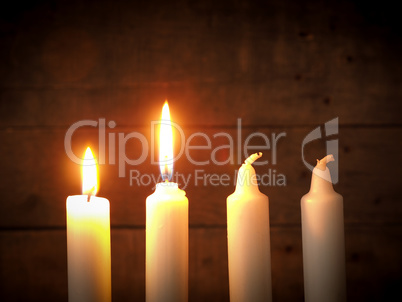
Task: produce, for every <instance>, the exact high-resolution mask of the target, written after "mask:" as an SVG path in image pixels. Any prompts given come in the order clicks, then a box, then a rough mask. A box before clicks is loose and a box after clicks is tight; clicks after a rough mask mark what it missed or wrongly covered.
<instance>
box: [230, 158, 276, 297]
mask: <svg viewBox="0 0 402 302" xmlns="http://www.w3.org/2000/svg"><path fill="white" fill-rule="evenodd" d="M261 156H262V153H259V154H253V155H251V156H250V157H249V158H248V159H246V160H245V162H244V164H243V165H242V166H241V167H240V169H239V172H238V174H237V184H236V190H235V192H234V193H233V194H232V195H230V196H229V197H228V198H227V228H228V256H229V257H228V259H229V292H230V301H231V302H259V301H261V302H262V301H264V302H267V301H272V292H271V250H270V234H269V202H268V197H267V196H266V195H264V194H262V193H261V192H260V190H259V189H258V183H257V179H256V174H255V170H254V168H253V166H252V165H251V164H252V163H253V162H254V161H255V160H257V159H258V158H260V157H261Z"/></svg>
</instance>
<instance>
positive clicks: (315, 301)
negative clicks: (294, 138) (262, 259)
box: [301, 155, 346, 302]
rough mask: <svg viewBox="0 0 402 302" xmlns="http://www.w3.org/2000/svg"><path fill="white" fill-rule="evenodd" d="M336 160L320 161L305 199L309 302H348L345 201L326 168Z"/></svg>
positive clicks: (324, 159) (305, 290)
mask: <svg viewBox="0 0 402 302" xmlns="http://www.w3.org/2000/svg"><path fill="white" fill-rule="evenodd" d="M333 160H334V158H333V156H332V155H328V156H326V157H325V158H323V159H322V160H320V161H318V160H317V166H316V167H315V168H314V170H313V175H312V179H311V187H310V191H309V192H308V193H307V194H306V195H304V196H303V197H302V199H301V214H302V235H303V270H304V295H305V301H306V302H322V301H326V302H341V301H346V285H345V282H346V281H345V243H344V242H345V240H344V225H343V198H342V196H341V195H339V194H338V193H336V192H335V191H334V189H333V186H332V181H331V175H330V173H329V169H328V167H327V166H326V165H327V162H330V161H333Z"/></svg>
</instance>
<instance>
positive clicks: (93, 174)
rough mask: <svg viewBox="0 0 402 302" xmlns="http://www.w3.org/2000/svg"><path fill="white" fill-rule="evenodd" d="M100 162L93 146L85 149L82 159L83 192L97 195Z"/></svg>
mask: <svg viewBox="0 0 402 302" xmlns="http://www.w3.org/2000/svg"><path fill="white" fill-rule="evenodd" d="M98 177H99V174H98V163H97V162H96V160H95V158H94V156H93V154H92V151H91V148H89V147H88V148H87V149H86V151H85V155H84V159H83V160H82V194H83V195H89V196H90V195H96V193H97V192H98V186H99V185H98V183H99V182H98Z"/></svg>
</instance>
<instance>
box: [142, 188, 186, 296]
mask: <svg viewBox="0 0 402 302" xmlns="http://www.w3.org/2000/svg"><path fill="white" fill-rule="evenodd" d="M185 194H186V192H185V191H183V190H180V189H179V188H178V186H177V184H175V183H171V182H165V183H159V184H157V186H156V190H155V192H154V193H153V194H152V195H150V196H148V198H147V200H146V301H147V302H161V301H164V302H183V301H187V299H188V199H187V197H186V196H185Z"/></svg>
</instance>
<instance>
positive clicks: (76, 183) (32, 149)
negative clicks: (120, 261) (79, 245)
mask: <svg viewBox="0 0 402 302" xmlns="http://www.w3.org/2000/svg"><path fill="white" fill-rule="evenodd" d="M135 130H136V131H139V132H142V133H144V135H145V136H146V137H148V138H149V132H148V133H147V132H146V131H147V130H145V129H144V128H141V129H135ZM117 131H121V130H117ZM131 131H132V129H130V130H127V129H126V130H124V131H123V132H124V133H125V135H127V134H128V133H129V132H131ZM196 131H197V129H195V130H192V131H186V132H185V134H186V137H187V138H188V137H189V135H190V134H191V133H193V132H196ZM222 131H224V132H227V133H228V134H230V135H231V136H232V137H233V138H234V140H235V141H236V135H237V134H236V133H235V131H233V130H230V129H229V130H228V129H219V128H217V129H208V130H206V131H205V133H206V135H207V136H208V137H210V138H212V146H211V147H212V148H215V147H217V146H221V145H224V144H228V142H227V141H225V140H220V139H214V138H213V135H214V134H216V133H219V132H222ZM255 131H259V132H261V133H265V134H266V135H268V137H269V138H271V134H272V133H276V134H279V133H281V132H286V137H283V138H281V139H280V140H279V141H278V144H277V163H276V165H273V162H272V154H273V152H272V150H265V151H264V157H263V158H262V160H268V161H269V164H267V165H264V166H257V167H256V170H257V173H258V174H259V175H261V176H263V175H268V173H269V170H271V175H272V174H273V173H274V170H275V171H276V172H275V174H276V175H279V174H283V175H284V176H285V177H286V186H278V185H274V183H273V182H271V184H269V183H268V182H267V180H268V178H267V179H265V180H264V182H265V184H266V185H261V186H260V190H261V191H262V192H263V193H265V194H267V195H268V196H269V198H270V215H271V222H272V223H273V224H290V225H292V224H299V223H300V205H299V202H300V198H301V197H302V196H303V195H304V194H305V193H307V191H308V190H309V186H310V177H311V172H310V171H309V170H308V169H307V168H306V167H305V166H304V164H303V162H302V160H301V144H302V141H303V139H304V137H305V136H306V135H307V134H308V132H309V131H311V129H309V128H300V129H281V128H255V129H246V130H243V138H242V141H243V142H244V140H245V139H246V137H247V135H248V134H249V133H254V132H255ZM64 134H65V132H64V131H63V130H41V129H38V130H21V131H1V132H0V137H1V141H2V142H3V143H2V145H1V146H0V154H3V156H4V157H5V158H6V160H5V161H4V163H3V166H2V169H0V178H1V179H2V182H1V183H0V199H1V200H2V202H1V203H0V226H1V227H3V228H8V227H11V228H13V227H30V226H33V227H35V226H64V225H65V199H66V197H67V196H68V195H75V194H80V191H81V184H80V182H81V176H80V167H79V166H78V165H76V164H75V163H73V162H72V161H71V160H70V159H69V158H68V157H67V156H66V153H65V151H64V142H63V140H64ZM400 136H401V130H400V129H398V128H396V129H394V128H386V129H371V128H368V129H355V128H351V129H348V128H346V129H344V128H342V129H341V130H340V134H339V145H340V150H339V152H340V153H339V154H340V155H339V158H340V160H339V163H340V167H339V171H340V174H339V183H338V184H337V185H336V186H335V189H336V190H337V191H338V192H339V193H340V194H342V195H343V196H344V198H345V203H344V204H345V220H346V223H350V224H355V223H372V222H373V223H379V224H382V223H400V217H401V214H402V213H401V207H400V205H399V199H400V198H399V191H398V187H399V177H397V174H395V173H397V171H396V170H394V168H391V167H393V163H395V162H398V161H401V154H400V152H399V149H400V144H401V143H400V142H399V141H395V140H396V138H398V137H400ZM88 143H90V144H91V145H92V146H95V148H94V151H95V153H96V152H97V149H98V148H97V147H96V146H97V144H98V134H97V132H96V131H95V130H81V131H78V132H77V134H76V135H75V136H74V139H73V151H74V152H75V153H76V154H78V155H79V154H80V153H81V152H82V151H83V150H85V147H86V144H88ZM106 143H107V142H106ZM196 143H197V141H196V140H194V141H193V142H191V144H192V145H194V144H196ZM198 143H199V144H205V141H203V139H201V140H198ZM235 144H236V142H235ZM250 144H251V145H253V146H256V145H261V144H262V140H261V138H260V139H253V140H252V141H251V142H250ZM398 146H399V147H398ZM141 148H142V146H141V144H140V143H139V141H138V140H131V141H129V143H127V146H126V150H127V152H126V156H127V157H128V158H130V159H136V158H138V157H139V156H140V154H141V152H142V151H141ZM192 152H193V151H191V152H190V153H189V154H190V156H191V157H192V159H193V160H198V161H205V160H210V161H211V150H200V151H197V152H196V151H194V153H192ZM251 152H255V150H254V151H253V150H252V151H251ZM305 152H306V159H308V160H309V162H310V163H312V164H314V161H315V159H316V158H321V157H323V155H324V154H325V152H326V151H325V143H324V142H323V141H321V140H317V141H315V142H311V143H310V144H309V145H306V148H305ZM116 154H118V151H116ZM147 154H148V157H147V160H146V162H144V163H143V164H140V165H134V166H133V165H126V167H125V170H124V171H125V172H126V176H125V177H121V178H119V168H118V161H117V159H116V164H115V165H111V164H105V165H101V167H100V174H101V176H100V181H101V183H100V192H99V194H98V195H99V196H104V197H107V198H108V199H109V200H110V202H111V222H112V224H113V225H116V226H126V225H131V226H143V225H144V224H145V199H146V197H147V196H148V195H150V194H152V192H153V186H154V182H153V181H152V179H151V177H155V178H157V177H158V176H159V168H158V166H157V165H151V163H150V156H151V153H150V150H148V153H147ZM156 154H157V153H156ZM237 155H238V152H237V151H235V152H234V154H233V157H234V159H235V160H237ZM217 157H218V158H219V159H220V160H221V161H224V160H225V159H227V158H229V157H228V153H227V152H226V151H223V152H222V154H221V155H217ZM385 159H392V161H391V162H390V163H389V164H388V163H386V160H385ZM106 160H108V154H107V155H106ZM243 160H244V156H241V161H243ZM239 167H240V164H237V163H235V164H225V165H222V166H218V165H214V164H212V162H211V163H210V164H208V165H206V166H196V165H194V164H192V163H191V162H189V160H188V159H186V157H185V156H184V157H181V158H180V159H179V160H178V161H177V164H176V165H175V171H176V172H178V173H180V174H182V175H184V176H185V177H189V176H190V177H191V178H190V181H189V185H188V186H187V187H186V188H185V190H186V192H187V196H188V197H189V200H190V224H191V225H198V226H201V225H222V226H223V225H225V223H226V197H227V196H228V195H230V194H231V193H232V192H233V191H234V181H235V171H236V170H237V169H238V168H239ZM390 168H391V170H390ZM130 170H133V171H134V172H133V173H132V176H133V177H132V184H131V186H130ZM196 173H197V176H196ZM206 174H208V175H211V174H215V175H217V177H218V176H219V177H221V176H222V175H225V174H226V175H228V177H229V179H228V180H227V181H222V182H221V184H218V185H219V186H216V180H215V181H211V180H210V178H206V176H205V175H206ZM144 175H145V176H144ZM136 176H138V177H136ZM196 177H197V178H196ZM208 177H210V176H208ZM264 177H265V176H264ZM135 178H136V179H135ZM205 179H206V181H205ZM272 179H273V177H272ZM381 179H382V180H381ZM380 180H381V181H380ZM137 181H138V183H137ZM204 181H205V184H204ZM179 183H180V186H181V187H182V188H183V187H184V186H185V183H184V182H183V181H182V179H179ZM275 184H276V183H275Z"/></svg>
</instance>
